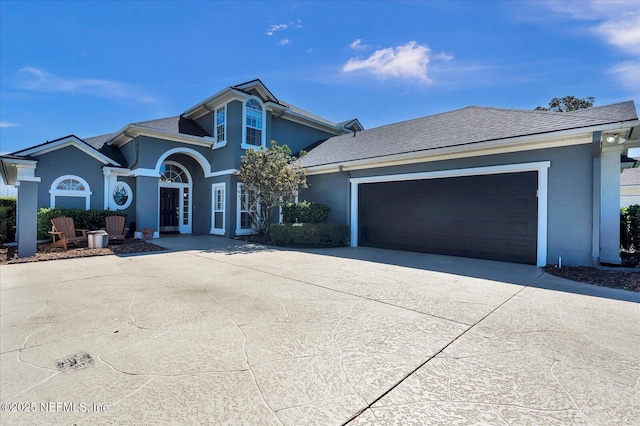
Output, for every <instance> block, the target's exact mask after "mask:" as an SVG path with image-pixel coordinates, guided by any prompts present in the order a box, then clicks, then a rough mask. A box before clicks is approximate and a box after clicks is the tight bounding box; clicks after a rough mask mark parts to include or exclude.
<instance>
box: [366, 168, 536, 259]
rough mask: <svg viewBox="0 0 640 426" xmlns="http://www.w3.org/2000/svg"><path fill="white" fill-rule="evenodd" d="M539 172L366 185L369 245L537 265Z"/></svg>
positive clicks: (367, 242)
mask: <svg viewBox="0 0 640 426" xmlns="http://www.w3.org/2000/svg"><path fill="white" fill-rule="evenodd" d="M537 182H538V179H537V172H526V173H509V174H500V175H485V176H464V177H456V178H443V179H426V180H411V181H401V182H382V183H368V184H360V185H359V193H358V197H359V199H358V203H359V204H358V228H359V229H358V243H359V245H361V246H369V247H380V248H389V249H394V250H408V251H419V252H426V253H437V254H446V255H453V256H464V257H475V258H480V259H492V260H501V261H505V262H517V263H529V264H534V265H535V264H536V252H537V249H536V247H537V224H538V217H537V212H538V208H537V203H538V200H537V197H536V190H537Z"/></svg>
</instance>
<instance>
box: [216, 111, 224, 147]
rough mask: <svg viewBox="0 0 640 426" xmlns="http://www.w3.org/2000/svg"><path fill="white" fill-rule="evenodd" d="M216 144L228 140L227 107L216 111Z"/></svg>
mask: <svg viewBox="0 0 640 426" xmlns="http://www.w3.org/2000/svg"><path fill="white" fill-rule="evenodd" d="M215 132H216V133H215V136H216V143H222V142H224V141H226V139H227V107H226V106H221V107H220V108H217V109H216V130H215Z"/></svg>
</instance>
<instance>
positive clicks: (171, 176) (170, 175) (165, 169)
mask: <svg viewBox="0 0 640 426" xmlns="http://www.w3.org/2000/svg"><path fill="white" fill-rule="evenodd" d="M160 182H167V183H171V182H173V183H189V175H188V173H186V172H185V170H184V169H183V168H182V167H180V166H178V165H177V164H174V163H168V162H167V163H164V164H162V166H160Z"/></svg>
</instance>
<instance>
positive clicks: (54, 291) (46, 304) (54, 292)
mask: <svg viewBox="0 0 640 426" xmlns="http://www.w3.org/2000/svg"><path fill="white" fill-rule="evenodd" d="M59 288H60V285H58V286H57V287H56V288H55V290H53V291H52V292H51V294H49V295H48V296H47V298H46V299H45V300H44V306H43V307H42V308H40V309H38V310H37V311H36V312H34V313H33V314H31V315H29V316H28V317H26V318H25V319H24V320H22V322H21V323H20V324H18V325H22V324H24V323H25V322H27V321H28V320H29V319H31V318H33V317H35V316H36V315H38V314H39V313H40V312H42V311H44V310H45V309H47V307H48V306H49V303H50V302H51V298H52V297H53V295H54V294H56V293H57V292H58V289H59Z"/></svg>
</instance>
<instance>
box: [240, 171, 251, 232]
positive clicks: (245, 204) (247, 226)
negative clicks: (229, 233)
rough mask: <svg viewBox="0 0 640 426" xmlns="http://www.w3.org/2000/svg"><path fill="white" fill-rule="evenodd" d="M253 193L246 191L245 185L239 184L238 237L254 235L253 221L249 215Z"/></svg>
mask: <svg viewBox="0 0 640 426" xmlns="http://www.w3.org/2000/svg"><path fill="white" fill-rule="evenodd" d="M251 196H252V193H251V192H250V191H247V190H245V188H244V185H243V184H241V183H238V205H237V211H238V216H237V218H236V220H237V223H236V235H249V234H251V233H252V229H251V224H252V223H253V220H252V219H251V215H250V214H249V208H250V205H251V202H252V201H253V200H252V197H251Z"/></svg>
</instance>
